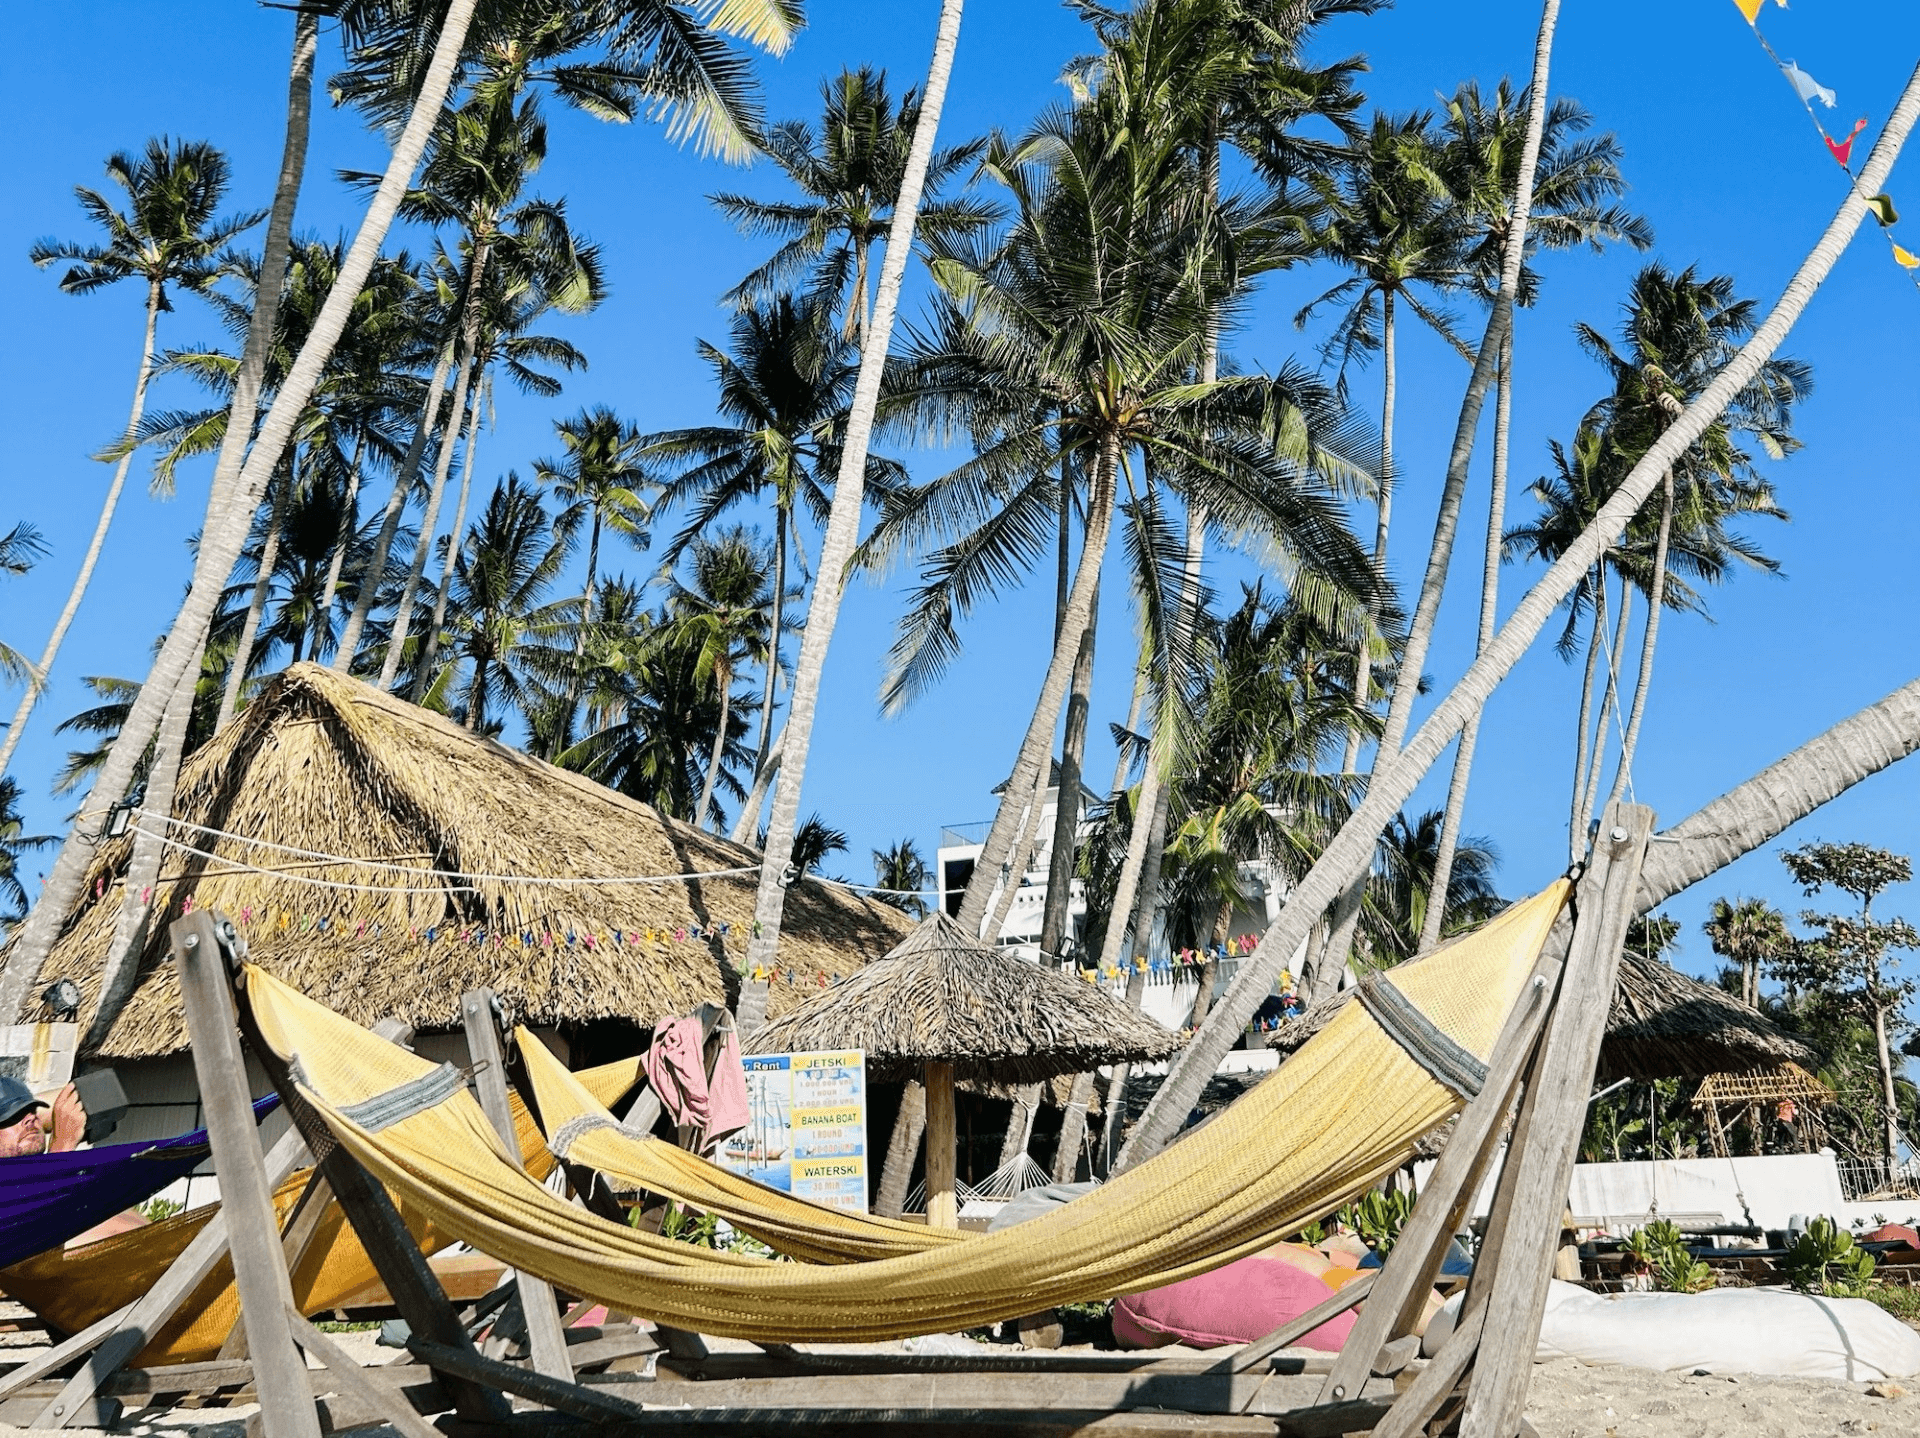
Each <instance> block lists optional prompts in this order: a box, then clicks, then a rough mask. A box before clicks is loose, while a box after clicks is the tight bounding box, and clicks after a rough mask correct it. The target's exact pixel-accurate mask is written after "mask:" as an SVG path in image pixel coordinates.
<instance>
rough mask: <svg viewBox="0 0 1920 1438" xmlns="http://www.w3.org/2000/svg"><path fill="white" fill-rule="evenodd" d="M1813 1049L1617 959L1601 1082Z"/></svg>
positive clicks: (1725, 1069)
mask: <svg viewBox="0 0 1920 1438" xmlns="http://www.w3.org/2000/svg"><path fill="white" fill-rule="evenodd" d="M1352 996H1353V994H1352V990H1348V991H1347V992H1345V993H1340V994H1335V995H1334V996H1333V997H1332V998H1329V999H1324V1000H1322V1001H1321V1002H1320V1003H1317V1004H1315V1005H1314V1006H1313V1007H1312V1008H1311V1009H1309V1010H1307V1012H1306V1013H1304V1014H1301V1015H1300V1016H1299V1017H1298V1018H1294V1019H1288V1020H1287V1021H1286V1022H1284V1023H1283V1024H1281V1026H1280V1027H1279V1028H1278V1029H1276V1030H1274V1032H1273V1034H1272V1035H1271V1036H1269V1038H1268V1039H1267V1047H1268V1048H1272V1049H1278V1050H1279V1051H1280V1052H1281V1053H1282V1054H1290V1053H1292V1052H1293V1051H1294V1050H1295V1049H1297V1048H1299V1047H1300V1046H1301V1045H1302V1044H1304V1043H1305V1042H1306V1041H1307V1040H1308V1039H1310V1038H1312V1037H1313V1036H1314V1035H1315V1034H1317V1033H1319V1032H1320V1030H1321V1029H1323V1028H1325V1027H1326V1026H1327V1024H1328V1023H1329V1022H1330V1021H1331V1020H1332V1018H1333V1016H1334V1015H1335V1014H1337V1013H1339V1012H1340V1010H1341V1008H1342V1007H1343V1006H1344V1005H1345V1004H1346V1003H1347V1001H1348V1000H1349V999H1350V998H1351V997H1352ZM1815 1062H1817V1060H1816V1059H1815V1057H1814V1055H1813V1052H1812V1050H1810V1049H1808V1048H1807V1047H1806V1046H1805V1045H1804V1044H1802V1043H1800V1042H1799V1041H1798V1040H1796V1039H1793V1038H1791V1037H1789V1036H1788V1035H1787V1034H1786V1033H1784V1032H1782V1030H1781V1029H1780V1028H1779V1027H1777V1026H1776V1025H1774V1024H1773V1023H1770V1022H1769V1021H1768V1020H1767V1019H1766V1018H1765V1017H1764V1016H1763V1015H1761V1014H1759V1013H1757V1012H1756V1011H1754V1010H1753V1009H1750V1008H1748V1007H1747V1006H1746V1005H1745V1004H1743V1003H1741V1002H1740V1001H1739V1000H1738V999H1735V998H1733V997H1732V996H1731V995H1728V994H1723V993H1721V992H1720V990H1718V989H1716V988H1714V987H1712V986H1711V985H1709V984H1703V983H1701V982H1700V981H1699V980H1698V979H1695V978H1689V977H1688V976H1687V975H1686V974H1683V973H1681V972H1680V971H1679V970H1678V969H1676V968H1674V967H1673V966H1672V965H1671V964H1669V963H1666V962H1665V961H1664V960H1661V959H1657V958H1652V957H1649V956H1648V955H1645V954H1635V953H1632V952H1627V953H1623V954H1621V955H1620V977H1619V980H1618V982H1617V983H1616V985H1615V987H1614V991H1613V1006H1612V1008H1611V1009H1610V1010H1609V1012H1608V1014H1607V1032H1606V1037H1605V1038H1604V1039H1602V1040H1601V1044H1600V1063H1599V1069H1598V1072H1597V1074H1596V1075H1595V1076H1596V1078H1597V1079H1598V1080H1599V1081H1600V1082H1602V1083H1611V1082H1613V1081H1614V1080H1615V1079H1623V1078H1633V1079H1639V1080H1642V1081H1646V1080H1649V1079H1661V1078H1699V1077H1701V1076H1702V1075H1705V1074H1714V1073H1731V1072H1739V1071H1741V1070H1744V1069H1759V1068H1773V1067H1776V1066H1778V1065H1780V1064H1783V1063H1801V1064H1810V1063H1815Z"/></svg>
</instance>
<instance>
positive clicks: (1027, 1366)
mask: <svg viewBox="0 0 1920 1438" xmlns="http://www.w3.org/2000/svg"><path fill="white" fill-rule="evenodd" d="M1356 1281H1358V1280H1356ZM1348 1286H1349V1287H1351V1286H1352V1285H1351V1284H1350V1285H1348ZM1343 1291H1344V1290H1343ZM1235 1351H1236V1352H1237V1351H1238V1350H1235ZM1233 1356H1234V1355H1233V1354H1229V1355H1227V1356H1226V1357H1225V1358H1207V1357H1204V1356H1201V1355H1198V1354H1183V1355H1179V1356H1167V1355H1156V1354H1154V1353H1152V1352H1144V1353H1105V1352H1091V1351H1080V1352H1026V1353H1021V1352H1006V1351H1004V1350H992V1349H986V1350H983V1351H982V1352H981V1353H980V1354H979V1355H978V1356H974V1355H970V1354H946V1353H816V1352H808V1351H806V1350H804V1349H798V1350H795V1352H794V1353H793V1354H792V1356H791V1357H782V1358H775V1357H773V1356H770V1355H767V1354H762V1353H715V1354H712V1355H711V1356H709V1357H708V1358H706V1359H704V1360H702V1361H700V1362H698V1363H686V1362H682V1361H679V1360H668V1359H663V1360H662V1362H661V1372H662V1373H663V1374H669V1375H677V1376H679V1377H681V1378H685V1379H687V1380H689V1381H699V1380H713V1379H728V1378H779V1377H786V1376H792V1375H795V1374H809V1373H866V1374H891V1373H1105V1374H1127V1373H1153V1374H1160V1373H1174V1374H1192V1375H1199V1374H1220V1373H1224V1372H1227V1371H1228V1367H1227V1365H1228V1363H1229V1362H1230V1360H1231V1358H1232V1357H1233ZM1267 1362H1268V1364H1269V1365H1271V1366H1270V1369H1269V1371H1271V1372H1274V1373H1278V1374H1281V1375H1282V1376H1294V1375H1299V1374H1313V1375H1316V1376H1318V1375H1322V1374H1325V1373H1327V1372H1328V1371H1329V1370H1330V1369H1331V1368H1332V1366H1333V1355H1332V1354H1331V1353H1321V1352H1318V1351H1316V1350H1313V1349H1294V1350H1292V1351H1290V1352H1289V1351H1286V1350H1282V1351H1280V1352H1278V1353H1275V1354H1273V1355H1271V1356H1269V1358H1268V1360H1267Z"/></svg>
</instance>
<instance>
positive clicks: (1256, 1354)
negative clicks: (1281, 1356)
mask: <svg viewBox="0 0 1920 1438" xmlns="http://www.w3.org/2000/svg"><path fill="white" fill-rule="evenodd" d="M1379 1281H1380V1275H1379V1274H1378V1273H1367V1274H1362V1275H1361V1276H1360V1277H1359V1278H1356V1279H1354V1280H1353V1281H1352V1282H1351V1283H1346V1284H1342V1285H1341V1287H1340V1289H1339V1290H1338V1291H1337V1292H1335V1293H1334V1294H1333V1295H1332V1296H1331V1297H1328V1298H1323V1299H1321V1300H1320V1301H1319V1302H1318V1303H1316V1304H1314V1306H1313V1307H1311V1308H1309V1309H1308V1310H1307V1311H1306V1312H1305V1313H1303V1314H1301V1315H1300V1316H1299V1317H1298V1318H1294V1319H1290V1320H1289V1321H1288V1322H1286V1323H1283V1324H1281V1325H1280V1326H1279V1327H1278V1328H1276V1329H1274V1330H1273V1332H1271V1333H1269V1334H1268V1335H1267V1336H1266V1337H1265V1338H1259V1339H1256V1340H1254V1341H1253V1342H1252V1343H1249V1344H1247V1345H1246V1346H1245V1347H1244V1348H1242V1349H1241V1350H1240V1351H1239V1352H1237V1353H1235V1354H1234V1355H1233V1357H1232V1358H1230V1359H1228V1360H1227V1361H1226V1371H1227V1372H1229V1373H1246V1372H1248V1371H1250V1370H1251V1369H1253V1368H1255V1367H1256V1366H1258V1365H1259V1364H1260V1363H1262V1362H1264V1361H1265V1360H1266V1359H1267V1358H1268V1356H1269V1355H1271V1354H1275V1353H1278V1352H1279V1351H1280V1350H1281V1349H1282V1348H1288V1347H1291V1346H1292V1345H1293V1344H1295V1343H1298V1342H1299V1341H1300V1340H1301V1339H1302V1338H1305V1337H1306V1336H1307V1335H1308V1334H1309V1333H1311V1332H1313V1330H1314V1329H1316V1328H1318V1327H1319V1326H1320V1325H1321V1324H1323V1323H1325V1322H1327V1321H1328V1320H1329V1319H1333V1318H1338V1317H1339V1316H1340V1315H1341V1314H1343V1313H1345V1312H1346V1311H1347V1310H1348V1309H1350V1308H1352V1307H1353V1306H1354V1305H1355V1304H1357V1303H1359V1302H1361V1301H1362V1300H1363V1299H1365V1298H1366V1296H1367V1295H1368V1294H1369V1293H1371V1292H1372V1291H1373V1288H1374V1285H1375V1284H1376V1283H1378V1282H1379Z"/></svg>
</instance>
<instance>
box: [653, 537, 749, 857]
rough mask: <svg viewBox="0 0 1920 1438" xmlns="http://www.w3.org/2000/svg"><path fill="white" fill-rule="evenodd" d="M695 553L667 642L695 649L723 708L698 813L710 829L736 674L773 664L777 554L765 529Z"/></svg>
mask: <svg viewBox="0 0 1920 1438" xmlns="http://www.w3.org/2000/svg"><path fill="white" fill-rule="evenodd" d="M688 555H689V559H690V561H691V562H690V564H689V566H688V574H687V577H686V578H685V579H684V580H683V579H680V578H677V577H676V578H675V579H674V580H673V592H672V594H671V596H670V597H669V598H668V600H667V622H666V624H665V626H664V627H663V629H662V634H663V636H664V637H665V638H666V640H667V642H668V643H672V644H681V645H690V646H691V647H692V648H693V650H694V653H695V656H696V658H695V662H694V678H695V679H696V680H697V681H698V682H700V683H703V684H710V685H711V686H712V687H713V692H714V695H715V697H716V698H717V699H718V700H719V702H720V715H719V718H718V720H717V721H716V722H715V724H714V726H713V748H712V751H711V752H710V754H709V755H708V758H707V774H706V779H705V780H704V782H703V783H702V784H701V786H700V800H699V803H697V804H696V805H695V806H694V811H693V822H694V824H695V825H696V826H697V827H700V828H705V827H706V824H707V820H708V817H709V815H710V814H711V813H712V809H713V795H714V791H715V789H716V788H717V787H718V785H719V783H720V776H721V773H722V771H723V769H724V768H725V764H726V746H727V736H728V734H729V732H730V730H731V729H732V725H733V685H734V680H735V676H736V675H737V674H738V673H739V671H740V669H741V667H742V666H744V665H748V664H757V663H763V662H764V661H765V658H766V650H767V648H768V625H767V611H768V609H769V607H770V605H769V595H768V585H769V577H768V576H769V571H770V570H771V569H772V567H773V556H772V555H771V553H769V551H768V546H767V545H766V544H765V543H763V542H762V541H761V539H760V536H759V533H758V531H755V530H749V529H747V528H746V527H745V526H743V525H735V526H733V527H732V528H731V529H727V530H723V531H722V532H721V533H719V534H717V535H715V536H714V537H713V538H711V539H706V538H701V539H696V540H694V542H693V545H692V547H691V549H690V550H689V551H688Z"/></svg>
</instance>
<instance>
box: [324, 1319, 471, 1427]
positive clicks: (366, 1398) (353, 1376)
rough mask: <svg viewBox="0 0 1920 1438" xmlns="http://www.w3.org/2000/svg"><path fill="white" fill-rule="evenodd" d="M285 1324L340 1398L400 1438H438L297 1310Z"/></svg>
mask: <svg viewBox="0 0 1920 1438" xmlns="http://www.w3.org/2000/svg"><path fill="white" fill-rule="evenodd" d="M287 1322H288V1324H289V1325H290V1326H291V1327H292V1329H293V1337H294V1341H295V1342H296V1343H298V1344H299V1345H300V1346H301V1347H302V1348H304V1349H305V1350H306V1351H307V1356H308V1357H309V1358H314V1359H317V1360H319V1362H320V1364H321V1366H323V1367H324V1368H325V1369H326V1370H327V1377H328V1378H329V1379H330V1380H331V1381H332V1382H333V1383H335V1384H337V1385H338V1387H337V1388H336V1390H335V1391H336V1392H338V1393H339V1394H340V1395H341V1396H342V1397H346V1398H352V1399H354V1400H356V1401H357V1402H359V1403H361V1404H363V1405H365V1406H366V1407H368V1408H370V1409H371V1410H372V1411H373V1412H375V1413H378V1414H379V1415H381V1417H382V1418H384V1419H385V1421H386V1422H388V1423H391V1424H392V1425H393V1427H394V1428H395V1429H396V1430H397V1431H398V1432H399V1433H400V1434H401V1435H402V1438H441V1433H440V1430H439V1429H438V1428H435V1427H434V1426H433V1425H432V1424H431V1423H429V1422H427V1421H426V1420H425V1419H424V1418H422V1417H421V1416H420V1415H419V1414H418V1413H416V1412H414V1411H413V1405H412V1404H411V1403H408V1402H407V1401H406V1400H405V1399H403V1398H401V1397H400V1395H399V1393H397V1392H396V1391H395V1390H394V1389H392V1388H391V1387H387V1388H382V1387H380V1386H379V1385H378V1384H376V1383H374V1382H373V1380H372V1379H370V1378H368V1377H367V1376H366V1375H365V1374H364V1373H362V1372H361V1371H360V1365H359V1364H358V1363H356V1362H354V1360H353V1358H352V1356H351V1355H349V1354H347V1353H346V1352H344V1351H343V1350H342V1349H341V1348H340V1346H339V1345H338V1344H337V1343H335V1342H334V1341H333V1340H332V1339H331V1338H329V1337H327V1335H326V1334H324V1333H322V1332H321V1331H320V1330H319V1329H317V1328H315V1327H314V1326H313V1325H312V1324H311V1323H309V1322H307V1320H306V1319H305V1318H304V1317H302V1316H301V1314H300V1311H299V1310H298V1309H297V1308H289V1309H288V1310H287Z"/></svg>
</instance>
